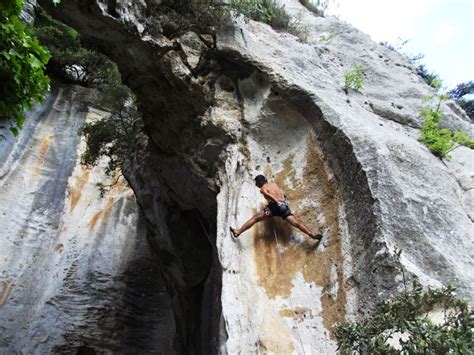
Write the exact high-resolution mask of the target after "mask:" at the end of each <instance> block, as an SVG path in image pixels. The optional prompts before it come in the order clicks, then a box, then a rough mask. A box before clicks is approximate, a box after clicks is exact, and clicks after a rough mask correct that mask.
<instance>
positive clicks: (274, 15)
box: [163, 0, 294, 31]
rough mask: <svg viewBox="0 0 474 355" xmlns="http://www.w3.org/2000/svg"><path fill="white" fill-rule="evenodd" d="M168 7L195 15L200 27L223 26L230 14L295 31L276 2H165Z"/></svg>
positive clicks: (267, 0) (254, 0)
mask: <svg viewBox="0 0 474 355" xmlns="http://www.w3.org/2000/svg"><path fill="white" fill-rule="evenodd" d="M163 4H164V5H167V6H169V7H171V8H173V9H175V10H177V11H179V12H182V13H183V12H187V13H191V14H193V17H194V18H195V19H197V20H198V21H196V22H197V24H198V25H204V26H215V25H221V24H222V23H223V22H225V21H227V20H228V19H230V13H231V12H233V13H234V14H236V15H243V16H245V17H246V18H249V19H252V20H255V21H260V22H263V23H267V24H269V25H270V26H272V27H273V28H275V29H279V30H290V31H291V30H292V29H293V30H294V26H292V23H291V17H290V16H289V15H288V14H287V12H286V11H285V7H284V6H280V5H278V4H277V3H276V1H275V0H231V1H229V2H222V1H212V0H209V1H192V0H180V1H170V0H167V1H164V2H163Z"/></svg>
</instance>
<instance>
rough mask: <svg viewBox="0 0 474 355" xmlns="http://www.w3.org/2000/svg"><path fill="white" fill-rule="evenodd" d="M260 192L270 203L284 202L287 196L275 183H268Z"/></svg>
mask: <svg viewBox="0 0 474 355" xmlns="http://www.w3.org/2000/svg"><path fill="white" fill-rule="evenodd" d="M260 192H261V193H262V195H263V196H264V197H265V199H266V200H267V201H268V202H276V203H278V202H283V201H285V195H284V194H283V192H282V191H281V189H280V187H278V185H277V184H276V183H274V182H268V183H266V184H265V185H263V186H262V188H260Z"/></svg>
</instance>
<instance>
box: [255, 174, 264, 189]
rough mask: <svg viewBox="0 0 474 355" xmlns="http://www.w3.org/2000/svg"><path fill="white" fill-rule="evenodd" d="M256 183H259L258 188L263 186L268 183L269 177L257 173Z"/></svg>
mask: <svg viewBox="0 0 474 355" xmlns="http://www.w3.org/2000/svg"><path fill="white" fill-rule="evenodd" d="M254 180H255V185H257V187H258V188H261V187H262V186H263V185H265V184H266V183H267V178H266V177H265V176H263V175H257V176H255V179H254Z"/></svg>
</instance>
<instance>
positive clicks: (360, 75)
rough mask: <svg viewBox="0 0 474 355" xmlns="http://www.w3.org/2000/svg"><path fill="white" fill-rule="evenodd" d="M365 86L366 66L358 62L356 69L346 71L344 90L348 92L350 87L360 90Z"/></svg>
mask: <svg viewBox="0 0 474 355" xmlns="http://www.w3.org/2000/svg"><path fill="white" fill-rule="evenodd" d="M363 87H364V67H363V66H362V65H361V64H357V65H356V66H355V68H354V70H352V71H350V72H347V73H344V90H345V91H346V93H347V92H348V91H349V88H352V89H354V90H357V91H360V90H361V89H362V88H363Z"/></svg>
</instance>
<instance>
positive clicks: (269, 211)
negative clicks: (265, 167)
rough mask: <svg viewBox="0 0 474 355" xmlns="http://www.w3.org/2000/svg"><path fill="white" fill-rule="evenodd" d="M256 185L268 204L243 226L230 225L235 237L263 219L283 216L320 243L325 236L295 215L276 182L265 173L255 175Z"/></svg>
mask: <svg viewBox="0 0 474 355" xmlns="http://www.w3.org/2000/svg"><path fill="white" fill-rule="evenodd" d="M255 185H257V187H258V188H259V189H260V192H261V193H262V195H263V196H264V197H265V199H266V200H267V201H268V205H267V207H265V209H264V210H263V211H261V212H258V213H256V214H254V215H253V216H252V217H251V218H250V219H249V220H248V221H247V222H245V223H244V224H243V225H242V227H240V228H238V229H236V228H232V227H230V232H231V233H232V235H233V236H234V238H238V237H239V236H240V235H241V234H242V233H243V232H245V231H246V230H247V229H249V228H251V227H252V226H253V225H254V224H255V223H257V222H260V221H263V220H264V219H266V218H272V217H281V218H283V220H285V221H287V222H288V223H289V224H291V225H292V226H293V227H296V228H298V229H299V230H300V231H302V232H303V233H305V234H307V235H308V236H309V237H310V238H312V239H316V240H317V241H318V243H319V242H320V241H321V239H322V238H323V236H322V235H321V234H316V233H313V232H312V231H311V230H310V229H309V228H308V227H306V226H305V225H304V224H303V222H301V221H300V220H299V219H298V218H297V217H296V216H295V214H294V213H293V212H291V210H290V208H289V207H288V203H287V201H286V198H285V195H284V194H283V192H282V191H281V189H280V188H279V187H278V185H277V184H276V183H274V182H268V181H267V178H266V177H265V176H263V175H257V176H256V177H255Z"/></svg>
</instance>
